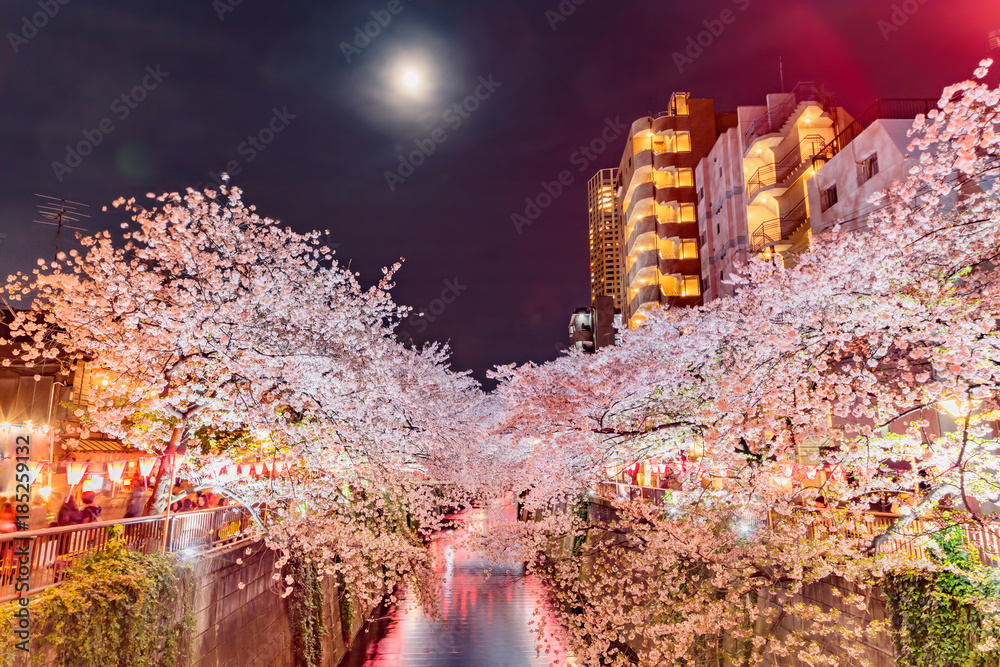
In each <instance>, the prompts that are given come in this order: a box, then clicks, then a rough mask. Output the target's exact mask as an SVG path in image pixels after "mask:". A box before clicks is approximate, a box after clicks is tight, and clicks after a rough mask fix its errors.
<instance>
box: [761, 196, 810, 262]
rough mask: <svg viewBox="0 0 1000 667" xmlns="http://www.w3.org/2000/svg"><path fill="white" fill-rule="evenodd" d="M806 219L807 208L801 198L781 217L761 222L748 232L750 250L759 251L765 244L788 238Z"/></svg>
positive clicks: (807, 217)
mask: <svg viewBox="0 0 1000 667" xmlns="http://www.w3.org/2000/svg"><path fill="white" fill-rule="evenodd" d="M808 219H809V210H808V208H807V207H806V200H805V199H803V200H802V201H800V202H799V203H798V204H796V205H795V206H793V207H792V208H791V210H789V211H788V212H787V213H785V214H784V215H782V216H781V217H778V218H773V219H771V220H767V221H766V222H762V223H761V224H760V225H759V226H758V227H757V228H756V229H754V230H753V232H751V234H750V252H760V250H761V249H762V248H764V247H766V246H771V245H774V244H776V243H779V242H781V241H783V240H787V239H790V238H791V237H792V235H793V234H794V233H795V232H796V230H798V228H799V227H801V226H802V225H803V224H805V222H806V221H807V220H808Z"/></svg>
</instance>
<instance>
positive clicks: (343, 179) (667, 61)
mask: <svg viewBox="0 0 1000 667" xmlns="http://www.w3.org/2000/svg"><path fill="white" fill-rule="evenodd" d="M576 3H580V4H576ZM40 6H41V7H43V8H44V7H45V6H49V13H50V14H54V15H53V16H52V17H51V18H49V17H48V16H45V15H39V16H38V17H36V21H35V22H36V23H38V24H43V27H41V28H40V29H38V30H37V31H36V30H35V29H34V26H31V27H30V28H26V27H25V24H24V17H26V16H27V17H29V21H30V17H31V16H33V15H35V14H36V13H38V12H42V11H43V8H40ZM561 6H562V8H563V13H562V14H560V13H559V7H560V2H559V0H548V1H546V0H530V1H528V0H521V1H517V2H496V1H490V0H486V1H484V0H474V1H469V0H465V1H461V2H460V1H458V0H451V1H449V2H444V1H436V0H412V1H409V0H394V1H393V2H390V1H389V0H372V1H371V2H308V1H305V0H282V1H281V2H277V1H276V0H271V1H269V2H265V1H264V0H215V1H214V2H213V0H156V1H153V0H114V1H113V0H42V1H41V3H39V1H38V0H3V1H2V3H0V21H2V24H3V31H4V33H5V34H6V35H7V36H6V37H5V39H4V43H3V44H2V45H0V86H2V96H0V118H2V122H0V153H2V155H3V173H2V178H0V235H2V234H7V237H6V238H3V239H2V240H0V271H2V273H3V274H4V275H6V274H7V273H10V272H12V271H14V270H18V269H19V270H28V269H30V268H31V267H32V266H33V265H34V261H35V259H36V258H37V257H40V256H45V257H50V256H51V255H52V254H53V251H54V242H55V238H54V233H53V229H52V228H51V227H43V226H40V225H37V224H33V223H32V222H31V220H32V219H33V218H35V217H37V216H36V213H35V210H34V207H35V204H36V202H37V200H36V198H35V197H34V193H42V194H47V195H52V196H57V197H65V198H67V199H73V200H77V201H80V202H84V203H87V204H89V205H90V206H91V207H92V208H91V210H90V211H89V212H90V213H92V214H93V215H94V217H93V219H92V220H90V221H89V222H88V227H89V229H91V230H93V231H96V230H98V229H105V228H107V229H117V223H118V222H120V219H119V218H116V217H114V210H113V209H112V214H101V213H100V210H101V206H103V205H105V204H108V203H110V201H112V200H113V199H115V198H116V197H118V196H120V195H124V196H136V197H141V196H142V195H144V193H146V192H148V191H155V192H157V193H160V192H165V191H174V190H182V189H183V188H185V187H187V186H196V185H199V184H208V183H211V182H212V180H211V179H212V176H211V174H212V173H213V172H214V173H216V174H217V173H219V172H222V171H224V170H225V169H226V168H227V164H229V163H230V162H233V163H235V164H236V169H234V170H233V171H234V172H235V171H237V170H238V171H239V175H237V176H234V178H233V182H234V183H235V184H236V185H239V186H240V187H241V188H243V189H244V191H245V195H244V197H245V199H246V200H247V201H248V202H250V203H255V204H257V205H258V207H259V209H260V211H261V212H262V213H263V214H264V215H268V216H270V217H275V218H278V219H280V220H281V221H282V222H283V223H285V224H287V225H290V226H292V227H293V228H295V229H297V230H300V231H306V230H309V229H329V230H330V231H331V233H330V241H331V243H335V244H338V246H339V249H338V254H339V256H340V258H341V259H342V260H344V261H350V262H351V266H352V267H353V268H354V269H356V270H358V271H360V272H361V277H362V280H363V281H364V282H365V284H370V283H371V282H372V281H373V280H376V279H377V278H378V276H379V275H380V273H379V268H380V267H382V266H384V265H388V264H391V263H393V262H395V261H397V260H398V259H399V258H401V257H402V258H405V260H406V261H405V264H404V267H403V270H402V272H401V273H400V274H399V277H398V281H397V284H398V287H397V290H396V292H395V294H396V298H397V300H398V301H399V302H401V303H405V304H408V305H412V306H415V307H416V308H417V309H418V310H423V311H424V312H425V319H424V320H420V319H418V318H416V317H414V318H412V319H411V320H410V321H409V322H408V323H406V324H405V325H404V327H403V328H404V329H405V330H406V331H407V332H409V333H410V334H411V335H412V336H413V337H414V338H415V339H417V340H427V339H438V340H447V341H450V343H451V345H452V347H453V349H454V361H455V367H456V368H459V369H472V370H474V371H475V373H476V376H477V377H479V378H482V377H483V376H484V375H485V370H486V369H487V368H490V367H491V366H493V365H494V364H499V363H509V362H524V361H528V360H534V361H545V360H548V359H551V358H554V357H555V356H557V354H558V350H559V349H560V348H563V347H565V345H566V344H567V331H566V326H567V322H568V320H569V315H570V313H571V311H572V310H573V309H574V308H577V307H579V306H584V305H588V304H589V298H590V292H589V278H588V256H587V209H586V182H587V180H588V179H589V178H590V176H591V175H592V174H593V173H594V172H595V171H596V170H597V169H599V168H603V167H612V166H617V164H618V162H619V159H620V156H621V150H622V147H623V145H624V136H622V137H621V140H620V141H619V142H616V143H615V144H614V145H613V146H612V147H611V148H608V149H607V150H606V151H605V153H603V154H601V155H596V156H593V157H594V158H595V159H590V157H581V154H579V153H577V154H576V155H574V153H575V151H577V149H578V148H579V147H580V146H581V145H582V144H586V143H589V142H590V141H591V140H593V139H595V138H597V137H599V136H600V135H601V133H602V131H603V130H604V128H605V126H606V122H607V120H608V119H611V120H612V121H613V120H614V119H615V118H619V117H620V119H621V121H623V122H626V123H627V122H630V121H631V120H633V119H635V118H637V117H639V116H644V115H646V114H649V113H655V112H657V111H661V110H663V109H664V108H665V106H666V103H667V100H668V99H669V97H670V94H671V92H672V91H675V90H681V91H689V92H691V93H692V95H693V96H695V97H714V98H715V100H716V109H717V110H722V111H733V110H735V107H736V106H737V105H739V104H761V103H763V99H764V95H765V94H766V93H768V92H777V91H778V90H780V83H779V71H778V59H779V56H781V57H782V59H783V62H784V79H785V85H786V87H788V88H791V87H792V86H793V85H794V84H795V82H796V81H799V80H815V81H817V82H821V83H823V84H825V85H826V86H827V88H828V89H829V90H830V91H831V92H832V93H833V95H834V96H835V98H836V99H837V100H838V102H840V103H841V104H842V105H844V106H846V107H847V108H848V109H849V110H850V111H852V112H854V113H855V114H857V113H860V112H861V111H862V110H863V109H864V108H865V107H867V106H868V104H870V103H871V102H872V101H873V100H874V99H875V98H877V97H937V96H938V94H939V93H940V90H941V88H942V87H943V86H945V85H947V84H949V83H952V82H955V81H958V80H961V79H964V78H967V77H968V76H970V75H971V73H972V70H973V69H974V67H975V65H976V63H977V62H978V61H979V60H980V59H981V58H982V57H984V56H985V55H987V53H988V51H987V35H988V33H989V32H990V31H992V30H995V29H998V28H1000V3H997V1H996V0H960V1H953V2H944V0H923V1H921V0H907V1H906V2H899V1H893V2H890V1H889V0H866V1H863V2H859V1H855V0H851V1H844V0H836V1H833V0H770V1H765V0H721V1H720V0H708V1H706V0H688V1H687V2H670V1H666V0H659V1H652V0H645V1H641V0H575V2H574V0H563V2H562V5H561ZM390 7H391V8H392V9H394V10H396V13H395V14H393V13H392V12H391V11H390ZM570 10H572V12H570ZM724 10H729V12H731V13H727V14H725V15H723V11H724ZM372 12H376V17H377V18H381V19H382V20H383V22H384V23H387V25H386V26H385V27H381V26H379V27H378V34H377V35H376V36H375V37H374V38H372V39H371V40H370V43H368V44H367V45H365V42H364V41H362V40H359V42H358V43H359V44H361V45H362V46H363V48H358V47H357V46H356V45H355V44H354V43H353V42H354V40H355V38H356V36H357V33H356V28H357V29H360V30H364V28H365V27H366V24H369V23H371V22H372V21H374V20H375V18H373V16H372ZM547 12H548V13H547ZM564 14H565V15H564ZM220 15H221V19H220ZM723 16H724V17H725V18H726V19H727V20H729V21H730V23H729V24H728V25H727V24H725V23H722V22H721V21H719V19H720V17H723ZM706 21H707V22H708V25H707V27H706V24H705V22H706ZM368 28H369V31H370V32H373V33H374V32H376V30H375V25H374V24H372V25H369V26H368ZM710 28H712V29H714V30H715V32H717V33H718V35H715V34H706V35H703V36H702V42H703V43H708V46H706V47H704V48H702V51H703V52H702V53H701V54H700V55H697V50H694V49H692V51H691V53H692V54H694V55H697V57H696V58H693V59H692V61H682V62H680V66H679V65H678V59H677V57H675V56H674V53H675V52H681V53H683V52H684V51H685V50H686V49H688V48H689V46H690V42H689V39H688V38H689V37H690V38H691V39H692V40H696V39H697V38H698V35H699V33H700V32H702V31H706V30H708V29H710ZM709 35H710V37H711V39H709ZM345 44H349V45H350V48H347V47H345ZM15 49H16V53H15ZM348 59H350V61H351V62H348ZM151 72H152V73H151ZM407 72H411V73H410V74H409V75H407ZM154 73H155V76H154ZM406 76H411V77H415V78H414V80H413V81H410V82H409V83H411V84H414V85H413V88H412V89H411V88H409V87H407V85H406V84H405V83H403V82H404V81H405V80H406V79H405V77H406ZM481 81H486V82H487V84H484V83H481ZM137 86H139V88H140V90H138V92H137V94H135V95H133V93H132V91H133V89H135V88H136V87H137ZM477 92H478V93H479V98H480V99H476V100H475V101H474V102H472V101H470V102H469V105H468V106H470V107H478V108H475V110H473V111H469V109H468V107H467V108H460V110H457V111H456V110H455V109H454V108H453V107H454V105H455V104H456V103H461V102H462V101H463V100H465V99H466V98H468V97H469V96H470V95H472V96H474V95H475V94H476V93H477ZM123 95H124V96H125V98H124V99H123ZM140 97H141V98H144V99H142V100H141V101H139V100H138V98H140ZM449 110H450V111H449ZM292 116H294V118H293V117H292ZM112 126H113V129H111V130H109V128H110V127H112ZM269 126H270V127H269ZM102 127H103V129H102ZM262 130H267V131H263V132H262ZM271 130H277V131H276V132H272V131H271ZM85 132H86V133H87V134H86V135H85V134H84V133H85ZM88 136H89V137H90V139H88V138H87V137H88ZM251 136H254V137H256V139H255V140H254V142H249V141H248V137H251ZM265 140H266V141H268V142H269V143H265ZM87 141H92V143H94V144H96V146H95V147H94V148H93V152H92V153H91V154H90V155H88V156H86V157H82V158H81V160H80V162H79V164H78V165H77V166H75V168H72V169H71V170H69V171H67V170H66V169H64V168H62V167H54V166H53V163H56V162H58V163H62V164H64V163H67V145H74V146H76V145H77V144H79V143H80V142H87ZM418 141H419V142H420V144H421V145H423V146H424V147H431V146H432V147H433V149H434V150H433V153H432V154H430V155H428V156H426V157H425V159H424V161H423V164H421V165H420V166H418V167H416V168H415V169H414V171H413V173H412V174H410V173H409V170H408V169H406V168H400V162H399V157H398V156H399V155H401V154H410V153H411V152H412V151H414V150H417V145H418V144H417V142H418ZM255 143H256V145H255ZM86 148H87V146H84V149H86ZM425 152H429V151H425ZM69 162H70V163H75V162H76V161H75V159H74V158H73V157H70V159H69ZM566 169H568V170H571V172H572V174H573V177H574V180H573V183H572V185H570V186H568V187H566V188H565V192H563V193H562V194H561V196H558V197H556V198H555V201H554V202H553V203H552V205H551V206H550V207H548V208H547V209H546V210H544V211H543V212H542V215H541V216H540V217H539V218H538V219H537V221H535V222H534V223H533V224H531V225H530V226H527V227H523V228H522V229H521V230H520V231H521V233H520V234H519V233H518V231H517V230H516V229H515V226H514V224H513V223H512V221H511V216H512V214H515V213H521V214H523V212H524V209H525V207H526V206H527V205H526V203H525V198H526V197H532V198H534V197H536V196H537V195H538V194H539V193H541V192H543V185H542V183H543V181H553V180H555V179H556V178H557V176H558V174H559V172H560V171H562V170H566ZM581 169H582V171H581ZM387 171H392V172H394V173H397V174H403V175H404V176H406V178H405V179H403V180H402V182H399V180H397V179H396V178H393V179H392V180H393V184H392V185H393V188H394V190H391V189H390V187H389V185H388V184H387V178H386V175H385V173H386V172H387ZM56 172H59V173H58V174H57V173H56ZM60 178H61V180H60ZM66 245H67V241H66V240H64V242H63V247H66ZM442 293H445V297H446V299H445V301H450V302H451V303H449V304H447V305H445V304H444V301H439V302H438V301H436V300H438V299H440V298H441V297H442ZM442 308H443V311H442ZM435 311H437V312H438V313H439V314H437V315H435V314H434V312H435Z"/></svg>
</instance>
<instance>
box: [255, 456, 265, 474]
mask: <svg viewBox="0 0 1000 667" xmlns="http://www.w3.org/2000/svg"><path fill="white" fill-rule="evenodd" d="M253 470H254V472H255V473H257V476H258V477H260V476H261V475H263V474H264V462H263V461H261V460H260V459H258V460H257V462H256V463H254V464H253Z"/></svg>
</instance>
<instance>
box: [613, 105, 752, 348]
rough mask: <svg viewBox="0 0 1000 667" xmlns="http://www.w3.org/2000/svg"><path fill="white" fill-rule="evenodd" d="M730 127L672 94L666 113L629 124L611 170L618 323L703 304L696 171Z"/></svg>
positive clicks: (707, 108) (725, 119)
mask: <svg viewBox="0 0 1000 667" xmlns="http://www.w3.org/2000/svg"><path fill="white" fill-rule="evenodd" d="M735 124H736V117H735V116H734V115H733V114H728V115H727V114H716V113H715V103H714V102H713V101H712V100H711V99H692V98H691V96H690V94H688V93H674V94H673V96H672V97H671V99H670V104H669V107H668V109H667V111H665V112H663V113H660V114H658V115H656V116H647V117H644V118H640V119H638V120H636V121H635V122H633V123H632V127H631V131H630V134H629V138H628V140H627V143H626V146H625V151H624V153H623V155H622V159H621V163H620V165H619V167H618V179H617V183H616V185H617V187H616V193H615V194H616V202H617V208H618V215H619V226H620V227H621V230H622V235H621V238H622V246H621V264H622V269H623V278H622V293H623V297H622V307H621V310H622V320H623V322H624V323H625V325H626V326H628V327H629V328H634V327H635V326H637V325H638V324H640V323H641V322H642V321H643V320H644V319H645V312H646V311H648V310H650V309H652V308H655V307H658V306H693V305H698V304H699V303H701V300H702V290H701V285H702V279H701V268H702V266H701V265H702V263H701V260H700V259H699V251H698V246H699V243H698V219H697V212H696V206H697V194H696V189H695V173H694V172H695V167H696V166H697V165H698V163H699V162H700V161H701V159H702V158H703V157H705V156H706V155H708V153H709V151H710V150H711V149H712V146H713V145H714V144H715V141H716V139H717V138H718V136H719V134H720V133H721V132H723V131H725V130H726V129H728V128H729V127H732V126H734V125H735Z"/></svg>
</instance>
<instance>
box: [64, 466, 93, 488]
mask: <svg viewBox="0 0 1000 667" xmlns="http://www.w3.org/2000/svg"><path fill="white" fill-rule="evenodd" d="M89 466H90V464H89V463H87V462H84V461H67V462H66V481H67V482H69V485H70V486H76V485H77V484H79V483H80V480H81V479H83V475H84V474H85V473H86V472H87V468H88V467H89Z"/></svg>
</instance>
